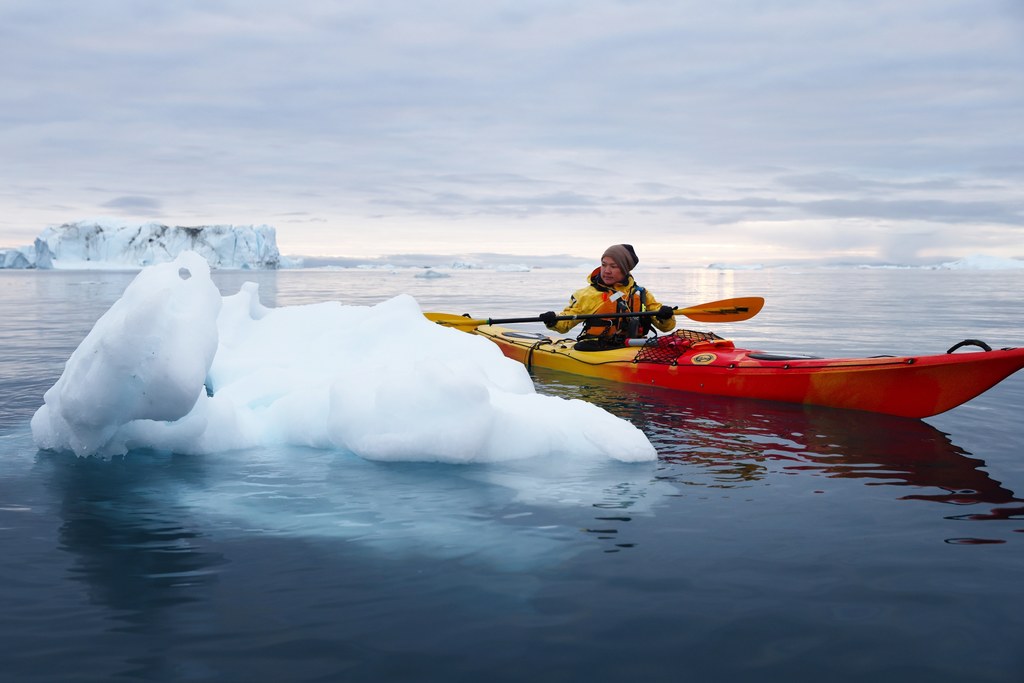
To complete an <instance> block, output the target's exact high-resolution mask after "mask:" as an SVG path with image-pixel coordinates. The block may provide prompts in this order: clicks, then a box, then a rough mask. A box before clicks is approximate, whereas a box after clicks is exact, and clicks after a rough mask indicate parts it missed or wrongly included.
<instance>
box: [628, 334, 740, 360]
mask: <svg viewBox="0 0 1024 683" xmlns="http://www.w3.org/2000/svg"><path fill="white" fill-rule="evenodd" d="M721 339H722V337H719V336H718V335H717V334H715V333H714V332H696V331H694V330H676V331H675V332H673V333H672V334H663V335H661V336H660V337H651V338H650V339H648V340H647V343H646V344H644V345H643V348H641V349H640V351H639V352H638V353H637V354H636V358H634V359H633V362H634V363H660V364H661V365H675V364H676V359H677V358H679V356H681V355H683V354H684V353H686V350H687V349H689V348H690V347H691V346H693V345H694V344H698V343H700V342H714V341H716V340H721Z"/></svg>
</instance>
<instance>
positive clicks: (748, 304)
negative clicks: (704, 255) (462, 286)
mask: <svg viewBox="0 0 1024 683" xmlns="http://www.w3.org/2000/svg"><path fill="white" fill-rule="evenodd" d="M763 306H764V299H763V298H761V297H759V296H746V297H739V298H737V299H722V300H721V301H712V302H710V303H706V304H701V305H699V306H691V307H689V308H677V309H675V315H685V316H686V317H687V318H690V319H691V320H696V321H698V322H703V323H735V322H739V321H741V320H749V319H750V318H753V317H754V316H755V315H757V314H758V312H759V311H760V310H761V308H762V307H763ZM423 315H425V316H426V317H427V319H428V320H432V321H434V322H435V323H437V324H438V325H445V326H447V327H459V328H462V327H479V326H480V325H501V324H505V323H539V322H542V321H541V319H540V316H533V317H529V318H467V317H466V316H462V315H455V314H454V313H424V314H423ZM656 315H658V312H657V311H641V312H639V313H581V314H579V315H560V316H556V317H555V320H593V319H597V318H601V319H604V320H608V319H610V318H649V317H653V316H656Z"/></svg>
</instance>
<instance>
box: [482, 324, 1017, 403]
mask: <svg viewBox="0 0 1024 683" xmlns="http://www.w3.org/2000/svg"><path fill="white" fill-rule="evenodd" d="M467 331H472V332H473V333H474V334H478V335H480V336H483V337H486V338H487V339H490V340H491V341H492V342H494V343H495V344H497V345H498V347H499V348H501V350H502V352H503V353H504V354H505V355H506V356H508V357H509V358H512V359H513V360H517V361H519V362H521V363H523V364H525V365H526V366H527V367H528V368H532V367H539V368H550V369H552V370H557V371H561V372H568V373H572V374H575V375H582V376H586V377H600V378H604V379H608V380H612V381H615V382H624V383H629V384H643V385H647V386H657V387H662V388H665V389H674V390H677V391H689V392H694V393H699V394H713V395H717V396H732V397H741V398H754V399H765V400H771V401H784V402H788V403H805V404H811V405H818V406H828V407H832V408H847V409H852V410H865V411H870V412H874V413H885V414H888V415H897V416H901V417H911V418H922V417H928V416H930V415H936V414H938V413H942V412H945V411H947V410H950V409H951V408H955V407H956V406H958V405H960V404H962V403H965V402H966V401H969V400H970V399H972V398H974V397H975V396H978V395H979V394H981V393H983V392H985V391H987V390H988V389H990V388H991V387H993V386H995V385H996V384H998V383H999V382H1000V381H1002V380H1003V379H1005V378H1006V377H1008V376H1010V375H1012V374H1013V373H1014V372H1016V371H1017V370H1020V369H1021V368H1022V367H1024V348H1010V349H999V350H985V351H965V352H958V353H952V352H949V353H945V354H941V355H927V356H879V357H871V358H837V359H826V358H816V357H811V356H790V355H779V354H772V353H765V352H760V351H751V350H747V349H739V348H736V347H735V345H734V344H733V342H731V341H729V340H727V339H722V338H720V337H718V336H717V335H714V334H712V333H707V332H693V331H689V330H678V331H677V332H675V333H674V334H669V335H664V336H661V337H657V338H656V339H654V340H648V341H647V343H646V345H645V346H642V347H632V346H631V347H624V348H616V349H608V350H600V351H583V350H579V349H577V348H576V340H575V339H569V338H552V337H548V336H546V335H544V334H539V333H531V332H520V331H516V330H512V329H509V328H506V327H500V326H498V325H480V326H476V327H473V328H472V329H471V330H467ZM634 341H636V340H634ZM641 343H642V342H641ZM972 343H974V344H978V345H980V343H976V342H972ZM958 346H959V345H958ZM954 348H955V347H954ZM985 348H987V346H986V347H985ZM951 351H952V350H951Z"/></svg>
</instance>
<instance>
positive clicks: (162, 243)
mask: <svg viewBox="0 0 1024 683" xmlns="http://www.w3.org/2000/svg"><path fill="white" fill-rule="evenodd" d="M185 251H194V252H196V253H198V254H200V255H201V256H202V257H203V258H205V259H206V261H207V262H208V263H209V264H210V267H211V268H221V269H243V270H244V269H253V270H257V269H258V270H265V269H274V268H278V267H279V266H280V265H281V255H280V253H279V252H278V250H277V234H276V231H275V230H274V228H273V227H271V226H269V225H201V226H195V227H183V226H180V225H175V226H169V225H161V224H159V223H144V224H124V223H117V222H113V221H78V222H74V223H65V224H64V225H60V226H56V227H48V228H46V229H45V230H44V231H43V232H42V234H41V235H39V237H37V238H36V240H35V243H34V244H32V245H31V246H27V247H21V248H19V249H9V250H0V267H3V268H40V269H50V268H142V267H144V266H149V265H153V264H157V263H167V262H168V261H173V260H174V259H175V258H177V256H178V255H179V254H181V253H182V252H185Z"/></svg>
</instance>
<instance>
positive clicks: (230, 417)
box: [32, 252, 656, 463]
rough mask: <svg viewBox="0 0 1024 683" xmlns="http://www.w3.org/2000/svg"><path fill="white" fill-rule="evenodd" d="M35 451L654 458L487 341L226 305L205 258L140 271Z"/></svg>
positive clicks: (417, 319) (46, 417)
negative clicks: (266, 450) (543, 386)
mask: <svg viewBox="0 0 1024 683" xmlns="http://www.w3.org/2000/svg"><path fill="white" fill-rule="evenodd" d="M32 434H33V438H34V440H35V443H36V445H37V447H39V448H41V449H44V450H54V451H73V452H74V453H76V454H78V455H80V456H84V455H101V456H109V455H116V454H124V453H127V452H128V451H130V450H133V449H157V450H162V451H173V452H178V453H192V454H208V453H215V452H222V451H228V450H236V449H244V448H253V447H261V446H274V445H295V446H309V447H314V448H328V449H331V448H336V449H344V450H347V451H350V452H352V453H355V454H357V455H359V456H362V457H363V458H367V459H373V460H421V461H437V462H448V463H470V462H494V461H502V460H515V459H522V458H536V457H545V458H588V459H593V458H612V459H616V460H622V461H646V460H653V459H655V458H656V453H655V450H654V448H653V446H652V445H651V443H650V441H648V439H647V437H646V436H644V434H643V433H642V432H641V431H640V430H638V429H637V428H636V427H634V426H633V425H631V424H630V423H628V422H626V421H625V420H622V419H619V418H617V417H615V416H613V415H611V414H610V413H607V412H606V411H604V410H602V409H600V408H598V407H597V406H594V405H592V404H590V403H586V402H583V401H579V400H565V399H560V398H555V397H551V396H544V395H541V394H538V393H536V392H535V390H534V387H533V383H532V381H531V379H530V376H529V374H528V373H527V371H526V369H525V368H524V367H523V366H522V365H520V364H519V363H516V362H514V361H512V360H509V359H507V358H505V357H504V356H503V355H502V354H501V352H500V351H499V349H498V348H497V347H496V346H494V345H493V344H491V343H490V342H488V341H487V340H485V339H483V338H481V337H476V336H473V335H469V334H466V333H464V332H458V331H455V330H452V329H449V328H445V327H442V326H439V325H436V324H434V323H431V322H429V321H428V320H427V319H426V318H425V317H424V316H423V315H422V312H421V311H420V308H419V306H418V305H417V303H416V301H415V300H414V299H413V298H412V297H409V296H407V295H401V296H398V297H395V298H393V299H391V300H389V301H386V302H384V303H381V304H378V305H376V306H372V307H362V306H343V305H341V304H340V303H337V302H325V303H321V304H314V305H308V306H292V307H282V308H267V307H264V306H263V305H262V304H261V303H260V301H259V297H258V292H257V286H256V285H255V284H254V283H246V284H245V285H243V287H242V289H241V291H239V292H238V293H237V294H235V295H233V296H228V297H222V296H221V295H220V293H219V291H218V289H217V287H216V286H215V285H214V284H213V282H212V280H211V279H210V268H209V265H208V263H207V261H206V259H204V258H203V257H201V256H199V255H198V254H195V253H193V252H185V253H183V254H181V255H180V256H179V257H178V258H177V259H175V260H174V261H173V262H171V263H166V264H160V265H156V266H152V267H149V268H146V269H144V270H142V272H140V273H139V275H138V276H137V277H136V278H135V280H134V281H133V282H132V283H131V284H130V285H129V286H128V287H127V289H126V290H125V292H124V294H123V295H122V297H121V299H119V300H118V301H117V302H116V303H115V304H114V305H113V306H112V307H111V308H110V309H109V310H108V311H107V312H106V313H105V314H104V315H103V316H102V317H101V318H100V319H99V320H98V321H97V323H96V325H95V326H94V327H93V329H92V331H91V332H90V333H89V335H88V336H87V337H86V338H85V340H84V341H83V342H82V344H81V345H80V346H79V347H78V348H77V349H76V350H75V352H74V353H73V354H72V355H71V358H70V359H69V360H68V362H67V364H66V366H65V370H64V373H63V374H62V375H61V377H60V379H59V380H58V381H57V382H56V384H54V386H53V387H51V388H50V389H49V390H48V391H47V392H46V394H45V396H44V404H43V405H42V406H41V407H40V408H39V409H38V410H37V411H36V414H35V415H34V416H33V419H32Z"/></svg>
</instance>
